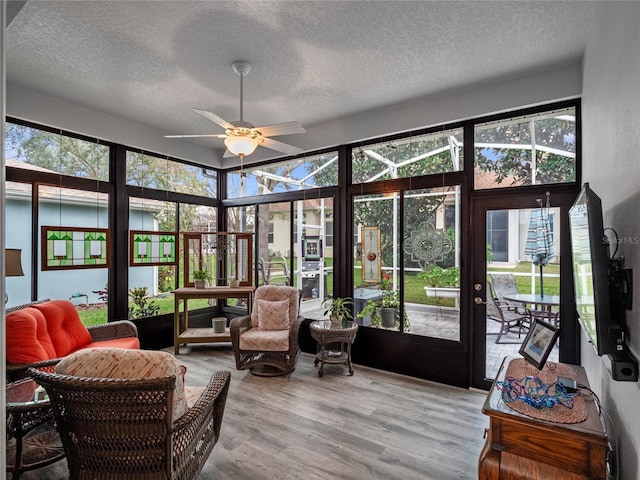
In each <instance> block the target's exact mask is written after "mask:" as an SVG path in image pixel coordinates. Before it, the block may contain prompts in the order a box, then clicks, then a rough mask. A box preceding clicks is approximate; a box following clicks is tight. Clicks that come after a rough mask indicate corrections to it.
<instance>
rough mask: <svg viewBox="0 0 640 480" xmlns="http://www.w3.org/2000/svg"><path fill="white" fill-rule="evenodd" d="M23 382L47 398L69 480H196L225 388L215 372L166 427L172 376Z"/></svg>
mask: <svg viewBox="0 0 640 480" xmlns="http://www.w3.org/2000/svg"><path fill="white" fill-rule="evenodd" d="M153 353H163V352H153ZM29 374H30V375H31V376H32V377H33V378H34V379H35V380H36V381H37V382H38V383H39V384H40V385H42V386H43V387H44V388H45V389H46V391H47V393H48V395H49V398H50V401H51V406H52V409H53V413H54V417H55V421H56V425H57V429H58V432H59V433H60V437H61V439H62V444H63V446H64V450H65V453H66V456H67V463H68V467H69V478H70V479H71V480H76V479H109V480H111V479H112V480H116V479H118V480H120V479H134V478H135V479H139V478H144V479H145V480H147V479H181V480H187V479H194V478H197V477H198V475H199V474H200V472H201V470H202V467H203V465H204V463H205V462H206V460H207V458H208V457H209V455H210V453H211V451H212V449H213V447H214V445H215V444H216V442H217V441H218V438H219V436H220V427H221V424H222V416H223V413H224V407H225V403H226V398H227V393H228V390H229V381H230V373H229V372H222V371H220V372H215V373H214V374H213V376H212V377H211V380H210V381H209V384H208V385H207V386H206V388H204V391H203V393H202V395H201V396H200V397H199V398H198V399H197V400H196V401H195V404H193V405H192V406H191V407H190V408H188V409H187V410H186V413H184V414H182V415H181V416H179V417H178V418H177V419H175V420H172V417H173V415H174V414H175V411H174V410H173V409H174V408H175V406H174V405H173V401H174V398H175V397H174V395H175V392H174V387H175V385H176V384H177V382H178V381H181V379H177V376H176V375H171V376H166V377H155V378H143V379H128V378H127V379H123V378H91V377H81V376H74V375H61V374H56V373H49V372H43V371H40V370H36V369H33V368H32V369H29Z"/></svg>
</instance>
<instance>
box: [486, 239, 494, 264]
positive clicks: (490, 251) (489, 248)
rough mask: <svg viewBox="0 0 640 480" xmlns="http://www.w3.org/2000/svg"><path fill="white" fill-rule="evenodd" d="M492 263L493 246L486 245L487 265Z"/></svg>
mask: <svg viewBox="0 0 640 480" xmlns="http://www.w3.org/2000/svg"><path fill="white" fill-rule="evenodd" d="M492 262H493V246H492V245H491V244H490V243H487V263H492Z"/></svg>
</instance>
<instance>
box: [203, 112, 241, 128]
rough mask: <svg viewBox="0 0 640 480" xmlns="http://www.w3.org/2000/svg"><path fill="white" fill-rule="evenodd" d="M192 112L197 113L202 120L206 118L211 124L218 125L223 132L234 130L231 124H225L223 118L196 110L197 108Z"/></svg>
mask: <svg viewBox="0 0 640 480" xmlns="http://www.w3.org/2000/svg"><path fill="white" fill-rule="evenodd" d="M193 111H194V112H196V113H198V114H200V115H202V116H203V117H204V118H208V119H209V120H211V121H212V122H215V123H217V124H218V125H220V126H221V127H222V128H224V129H225V130H227V129H229V128H235V127H234V126H233V125H232V124H231V123H229V122H227V121H226V120H225V119H224V118H222V117H219V116H218V115H216V114H215V113H212V112H207V111H206V110H198V109H197V108H194V109H193Z"/></svg>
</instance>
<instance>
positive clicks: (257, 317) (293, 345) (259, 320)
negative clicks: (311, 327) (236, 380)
mask: <svg viewBox="0 0 640 480" xmlns="http://www.w3.org/2000/svg"><path fill="white" fill-rule="evenodd" d="M301 297H302V293H301V292H300V291H299V290H297V289H296V288H295V287H287V286H281V285H262V286H260V287H258V288H257V289H256V292H255V300H254V305H253V310H252V312H251V315H246V316H243V317H236V318H234V319H233V320H231V324H230V327H229V329H230V331H231V344H232V346H233V353H234V355H235V358H236V368H237V369H238V370H246V369H248V370H249V371H250V372H251V373H253V374H254V375H260V376H266V377H272V376H277V375H286V374H288V373H291V372H293V371H294V370H295V368H296V360H297V359H298V354H299V353H300V348H299V346H298V331H299V329H300V323H301V322H302V320H304V318H303V317H301V316H300V314H299V312H300V299H301Z"/></svg>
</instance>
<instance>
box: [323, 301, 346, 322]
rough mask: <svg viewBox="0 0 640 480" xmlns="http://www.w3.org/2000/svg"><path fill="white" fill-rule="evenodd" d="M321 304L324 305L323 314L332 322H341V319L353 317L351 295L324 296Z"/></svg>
mask: <svg viewBox="0 0 640 480" xmlns="http://www.w3.org/2000/svg"><path fill="white" fill-rule="evenodd" d="M323 304H324V305H325V310H324V315H328V316H329V318H330V319H331V321H332V322H333V323H341V322H342V320H351V319H352V318H353V314H352V313H351V305H353V299H352V298H351V297H344V298H343V297H335V298H331V297H329V298H325V300H324V302H323Z"/></svg>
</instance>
